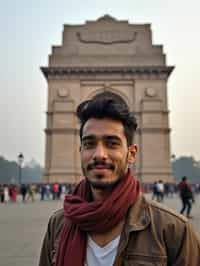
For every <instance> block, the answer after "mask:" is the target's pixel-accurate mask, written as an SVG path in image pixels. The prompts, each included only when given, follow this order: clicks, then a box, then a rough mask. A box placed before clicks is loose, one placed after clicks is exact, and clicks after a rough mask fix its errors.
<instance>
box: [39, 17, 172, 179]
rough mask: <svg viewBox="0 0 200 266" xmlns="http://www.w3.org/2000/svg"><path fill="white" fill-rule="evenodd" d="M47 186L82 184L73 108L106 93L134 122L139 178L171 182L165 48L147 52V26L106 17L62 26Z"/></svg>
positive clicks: (48, 71)
mask: <svg viewBox="0 0 200 266" xmlns="http://www.w3.org/2000/svg"><path fill="white" fill-rule="evenodd" d="M41 70H42V72H43V74H44V76H45V77H46V79H47V82H48V107H47V127H46V130H45V133H46V157H45V158H46V159H45V179H46V180H47V181H49V182H55V181H59V182H71V183H73V182H77V181H78V180H80V178H81V168H80V159H79V124H78V121H77V118H76V116H75V110H76V107H77V105H78V104H79V103H80V102H81V101H83V100H86V99H88V98H90V97H92V96H93V95H95V94H97V93H99V92H102V91H104V90H109V91H113V92H116V93H117V94H119V95H121V96H122V97H123V98H124V99H125V101H126V102H127V103H128V105H129V106H130V108H131V110H133V111H134V112H135V114H136V117H137V121H138V125H139V129H138V131H137V134H136V139H135V141H136V143H137V144H138V145H139V153H138V157H137V163H136V169H135V171H136V174H137V176H138V177H139V178H141V179H142V181H143V182H152V181H154V180H158V179H162V180H164V181H172V168H171V162H170V142H169V133H170V129H169V123H168V104H167V80H168V77H169V75H170V73H171V72H172V70H173V67H170V66H167V65H166V58H165V54H164V53H163V47H162V45H154V44H152V32H151V28H150V24H130V23H129V22H128V21H124V20H123V21H119V20H116V19H115V18H112V17H110V16H108V15H106V16H103V17H101V18H99V19H97V20H96V21H87V22H86V23H85V24H83V25H82V24H81V25H64V30H63V37H62V44H61V46H53V47H52V53H51V54H50V56H49V64H48V67H42V68H41Z"/></svg>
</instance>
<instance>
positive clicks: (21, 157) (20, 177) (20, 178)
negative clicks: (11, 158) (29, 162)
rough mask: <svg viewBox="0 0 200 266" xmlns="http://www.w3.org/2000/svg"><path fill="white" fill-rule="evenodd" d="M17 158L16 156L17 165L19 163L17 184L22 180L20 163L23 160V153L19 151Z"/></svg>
mask: <svg viewBox="0 0 200 266" xmlns="http://www.w3.org/2000/svg"><path fill="white" fill-rule="evenodd" d="M17 158H18V165H19V185H21V181H22V163H23V161H24V155H23V153H20V154H19V155H18V157H17Z"/></svg>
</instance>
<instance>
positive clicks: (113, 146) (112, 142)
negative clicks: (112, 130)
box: [107, 140, 120, 148]
mask: <svg viewBox="0 0 200 266" xmlns="http://www.w3.org/2000/svg"><path fill="white" fill-rule="evenodd" d="M107 145H108V146H109V147H111V148H115V147H118V146H119V145H120V143H119V142H118V141H115V140H109V141H108V142H107Z"/></svg>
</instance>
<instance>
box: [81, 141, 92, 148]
mask: <svg viewBox="0 0 200 266" xmlns="http://www.w3.org/2000/svg"><path fill="white" fill-rule="evenodd" d="M94 145H95V143H94V141H85V142H83V148H85V149H89V148H92V147H94Z"/></svg>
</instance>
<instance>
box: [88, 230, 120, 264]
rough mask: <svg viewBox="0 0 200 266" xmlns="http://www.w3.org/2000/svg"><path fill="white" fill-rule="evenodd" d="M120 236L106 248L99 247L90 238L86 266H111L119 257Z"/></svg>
mask: <svg viewBox="0 0 200 266" xmlns="http://www.w3.org/2000/svg"><path fill="white" fill-rule="evenodd" d="M119 240H120V235H119V236H118V237H116V238H115V239H114V240H112V241H111V242H109V243H108V244H107V245H106V246H104V247H100V246H98V245H97V244H96V243H95V242H94V241H93V240H92V238H91V237H90V236H88V243H87V254H86V262H85V266H111V265H113V263H114V260H115V257H116V255H117V248H118V245H119Z"/></svg>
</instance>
